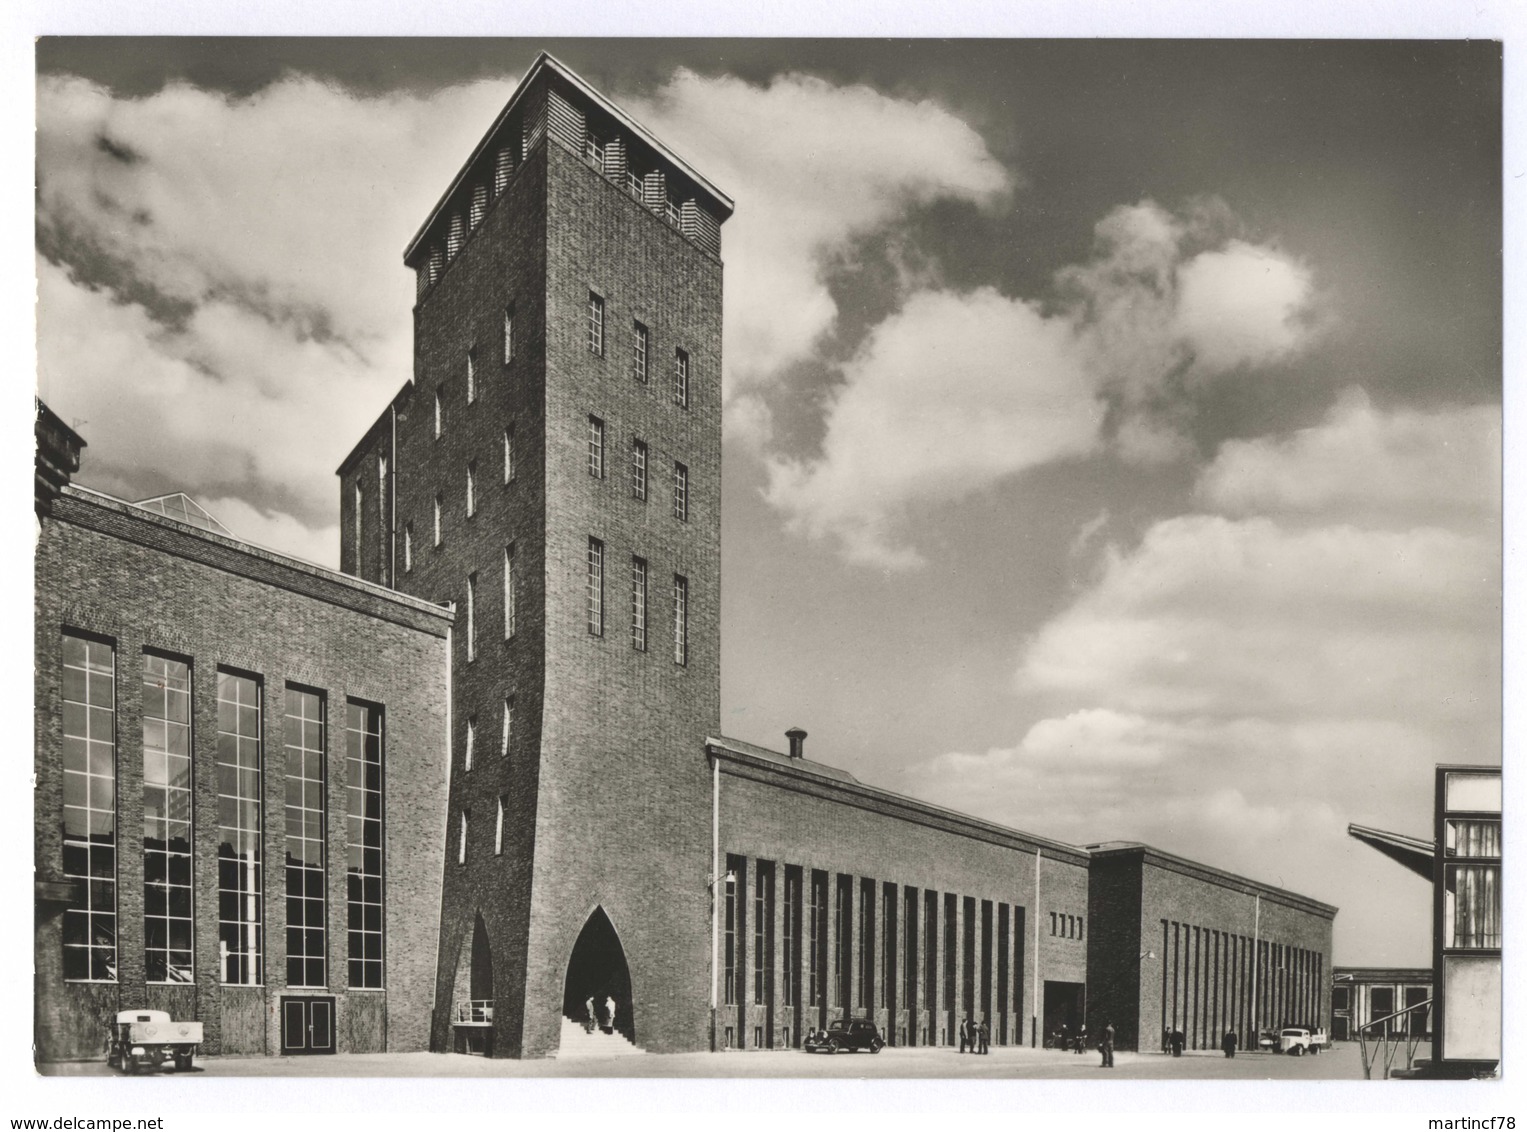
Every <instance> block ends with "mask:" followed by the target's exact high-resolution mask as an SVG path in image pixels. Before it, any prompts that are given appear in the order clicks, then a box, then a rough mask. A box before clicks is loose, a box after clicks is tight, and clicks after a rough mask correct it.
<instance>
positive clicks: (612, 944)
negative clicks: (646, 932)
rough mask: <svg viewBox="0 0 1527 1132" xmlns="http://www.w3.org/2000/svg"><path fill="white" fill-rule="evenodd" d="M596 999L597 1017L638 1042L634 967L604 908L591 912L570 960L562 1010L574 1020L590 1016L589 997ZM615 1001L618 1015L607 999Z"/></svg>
mask: <svg viewBox="0 0 1527 1132" xmlns="http://www.w3.org/2000/svg"><path fill="white" fill-rule="evenodd" d="M591 999H592V1000H593V1003H594V1021H595V1022H596V1023H598V1024H600V1025H608V1026H611V1028H612V1029H613V1030H614V1031H615V1032H616V1033H619V1034H623V1035H624V1036H625V1038H626V1040H627V1041H629V1042H631V1043H632V1044H633V1045H634V1044H635V1042H636V1019H635V1016H634V1014H633V1012H632V1002H631V969H630V968H629V967H627V966H626V952H625V949H624V948H622V947H621V946H620V937H619V936H618V935H616V934H615V925H614V924H612V923H610V917H609V916H607V915H605V911H604V909H603V908H595V909H594V911H593V912H592V913H590V915H589V918H588V921H587V922H586V923H585V924H584V925H583V930H582V931H581V932H579V933H578V941H577V942H576V943H574V944H573V954H572V957H571V958H569V959H568V961H567V979H566V981H565V982H564V983H563V985H562V1013H563V1015H564V1016H566V1017H568V1018H571V1019H572V1020H573V1021H574V1022H578V1023H585V1022H587V1021H588V1020H589V1014H588V1007H589V1001H590V1000H591ZM607 1000H608V1001H609V1002H611V1003H613V1006H614V1018H613V1024H612V1019H611V1018H610V1015H609V1010H608V1008H607V1007H606V1005H605V1004H606V1001H607Z"/></svg>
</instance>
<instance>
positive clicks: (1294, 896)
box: [1088, 841, 1341, 919]
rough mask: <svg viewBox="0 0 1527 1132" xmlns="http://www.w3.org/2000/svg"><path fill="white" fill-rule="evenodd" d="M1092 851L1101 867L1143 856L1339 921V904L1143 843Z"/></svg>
mask: <svg viewBox="0 0 1527 1132" xmlns="http://www.w3.org/2000/svg"><path fill="white" fill-rule="evenodd" d="M1088 851H1089V852H1090V853H1091V854H1092V859H1093V860H1094V861H1096V862H1098V863H1099V864H1104V863H1107V861H1108V860H1109V859H1110V858H1113V857H1128V856H1133V855H1139V856H1140V857H1141V858H1142V859H1143V860H1144V861H1145V862H1146V863H1147V864H1152V865H1157V866H1160V867H1164V868H1169V869H1172V870H1173V871H1174V872H1185V871H1187V870H1192V871H1193V872H1194V873H1199V874H1203V875H1205V876H1206V877H1209V878H1218V879H1220V880H1223V881H1229V882H1231V883H1233V884H1235V885H1236V886H1237V887H1239V888H1240V889H1241V891H1243V892H1247V893H1251V894H1254V895H1259V896H1266V897H1268V898H1269V899H1272V900H1276V901H1277V902H1278V903H1280V904H1286V905H1290V906H1295V907H1300V908H1305V909H1307V910H1310V911H1314V912H1317V913H1319V914H1321V915H1326V914H1327V913H1329V917H1328V918H1330V919H1335V918H1336V914H1337V913H1338V912H1340V911H1341V909H1340V908H1339V907H1337V906H1336V905H1335V904H1327V903H1326V902H1325V901H1324V900H1316V899H1315V898H1314V897H1313V896H1305V895H1304V894H1303V893H1302V892H1294V891H1293V890H1291V889H1287V888H1279V887H1278V886H1277V885H1275V884H1268V883H1266V882H1265V881H1260V880H1253V879H1252V878H1251V877H1248V876H1242V875H1241V874H1240V873H1233V872H1231V871H1230V870H1229V869H1222V868H1220V867H1219V866H1218V865H1206V864H1204V863H1203V862H1202V861H1195V860H1193V859H1191V858H1189V857H1179V856H1178V855H1177V854H1176V853H1168V852H1167V851H1166V850H1165V849H1157V848H1156V847H1155V846H1154V845H1147V844H1146V843H1145V842H1143V841H1110V842H1104V843H1103V844H1100V845H1095V846H1090V847H1089V850H1088Z"/></svg>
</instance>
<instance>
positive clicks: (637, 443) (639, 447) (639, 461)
mask: <svg viewBox="0 0 1527 1132" xmlns="http://www.w3.org/2000/svg"><path fill="white" fill-rule="evenodd" d="M631 498H632V499H640V500H641V501H642V502H643V503H645V502H646V501H647V442H646V441H645V440H633V441H632V442H631Z"/></svg>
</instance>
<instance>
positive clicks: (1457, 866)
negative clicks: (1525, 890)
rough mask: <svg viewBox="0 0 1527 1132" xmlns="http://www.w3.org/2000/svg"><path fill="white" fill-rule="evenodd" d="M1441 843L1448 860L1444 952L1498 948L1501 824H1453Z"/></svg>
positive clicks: (1464, 820) (1455, 821)
mask: <svg viewBox="0 0 1527 1132" xmlns="http://www.w3.org/2000/svg"><path fill="white" fill-rule="evenodd" d="M1443 838H1444V846H1443V848H1444V852H1445V854H1446V856H1447V858H1448V862H1447V864H1446V865H1445V867H1444V890H1443V929H1444V930H1443V937H1444V938H1443V941H1442V943H1443V946H1444V947H1449V948H1477V949H1486V950H1489V949H1494V948H1498V947H1500V946H1501V888H1500V877H1501V866H1500V856H1501V823H1500V821H1499V820H1498V819H1494V818H1449V819H1448V820H1447V822H1446V825H1445V827H1444V832H1443ZM1471 858H1472V860H1470V859H1471ZM1480 858H1484V860H1481V859H1480ZM1463 861H1468V863H1463ZM1455 862H1457V863H1455Z"/></svg>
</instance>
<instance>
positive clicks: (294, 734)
mask: <svg viewBox="0 0 1527 1132" xmlns="http://www.w3.org/2000/svg"><path fill="white" fill-rule="evenodd" d="M324 708H325V704H324V698H323V695H322V694H321V693H319V692H312V691H308V690H307V689H305V688H294V687H292V686H291V685H290V684H288V685H287V687H286V727H285V731H286V984H287V986H292V987H321V986H326V985H328V981H329V972H328V961H327V960H328V954H329V949H328V940H327V938H326V927H327V919H328V917H327V915H326V912H327V907H328V904H327V901H326V899H325V883H326V875H327V865H326V861H325V858H326V856H327V853H326V846H327V838H326V836H325V834H324V796H325V781H324V780H325V775H324V749H325V746H326V744H325V743H324V725H325V719H324Z"/></svg>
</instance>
